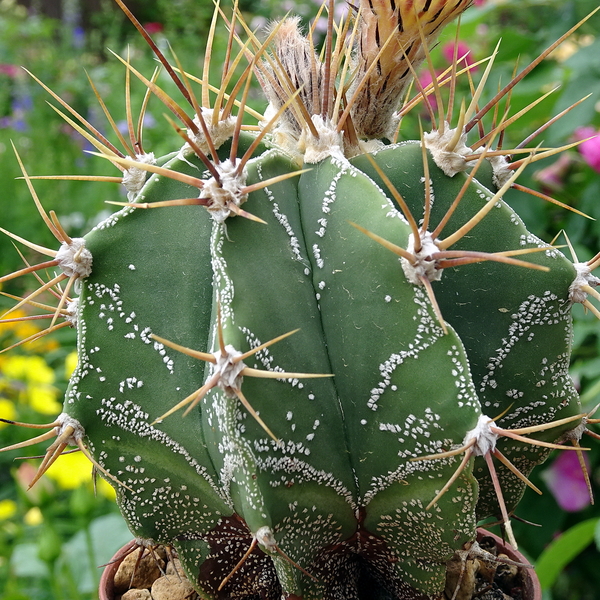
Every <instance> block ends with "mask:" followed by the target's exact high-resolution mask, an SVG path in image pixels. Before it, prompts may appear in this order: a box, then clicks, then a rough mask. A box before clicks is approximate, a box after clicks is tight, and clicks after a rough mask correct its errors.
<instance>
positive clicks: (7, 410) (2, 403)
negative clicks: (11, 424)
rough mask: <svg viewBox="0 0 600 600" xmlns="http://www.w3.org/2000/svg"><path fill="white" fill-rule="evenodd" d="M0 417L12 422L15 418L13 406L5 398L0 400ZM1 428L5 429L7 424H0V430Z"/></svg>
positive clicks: (15, 413)
mask: <svg viewBox="0 0 600 600" xmlns="http://www.w3.org/2000/svg"><path fill="white" fill-rule="evenodd" d="M0 417H2V418H3V419H8V420H9V421H14V420H15V418H16V417H17V411H16V410H15V405H14V404H13V403H12V402H11V401H10V400H7V399H6V398H0ZM3 427H7V424H6V423H2V422H0V429H2V428H3Z"/></svg>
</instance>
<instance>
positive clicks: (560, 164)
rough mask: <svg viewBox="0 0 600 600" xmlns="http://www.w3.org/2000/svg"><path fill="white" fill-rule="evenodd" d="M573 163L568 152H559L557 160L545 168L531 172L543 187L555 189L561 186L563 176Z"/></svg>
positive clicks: (550, 189) (559, 188)
mask: <svg viewBox="0 0 600 600" xmlns="http://www.w3.org/2000/svg"><path fill="white" fill-rule="evenodd" d="M572 163H573V158H572V157H571V155H570V154H567V153H565V154H561V155H560V158H559V159H558V160H555V161H554V162H553V163H552V164H551V165H549V166H547V167H546V168H545V169H540V170H539V171H536V172H535V173H534V174H533V178H534V179H535V180H536V181H539V182H540V183H541V184H542V186H544V188H545V189H547V190H549V191H557V190H561V189H562V188H563V185H564V182H563V177H564V176H565V175H566V173H567V171H568V170H569V167H570V166H571V164H572Z"/></svg>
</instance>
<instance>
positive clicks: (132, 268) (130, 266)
mask: <svg viewBox="0 0 600 600" xmlns="http://www.w3.org/2000/svg"><path fill="white" fill-rule="evenodd" d="M127 268H128V269H129V270H130V271H135V265H129V266H128V267H127Z"/></svg>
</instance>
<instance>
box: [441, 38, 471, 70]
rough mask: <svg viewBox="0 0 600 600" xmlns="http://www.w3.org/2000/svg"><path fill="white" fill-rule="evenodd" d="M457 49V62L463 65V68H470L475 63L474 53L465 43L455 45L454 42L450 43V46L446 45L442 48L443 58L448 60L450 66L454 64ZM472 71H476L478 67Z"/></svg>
mask: <svg viewBox="0 0 600 600" xmlns="http://www.w3.org/2000/svg"><path fill="white" fill-rule="evenodd" d="M455 48H456V60H457V61H458V62H459V63H462V66H468V67H470V66H471V65H472V64H473V63H474V62H475V59H474V58H473V53H472V52H471V49H470V48H469V46H468V45H467V44H466V43H465V42H460V41H459V42H458V44H455V43H454V42H449V43H448V44H445V45H444V47H443V48H442V56H443V57H444V58H445V59H446V61H447V62H448V63H449V64H452V62H453V61H454V54H455ZM471 70H472V71H476V70H477V67H473V68H472V69H471Z"/></svg>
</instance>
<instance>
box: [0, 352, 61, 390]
mask: <svg viewBox="0 0 600 600" xmlns="http://www.w3.org/2000/svg"><path fill="white" fill-rule="evenodd" d="M3 370H4V375H5V377H7V378H9V379H17V380H21V381H26V382H28V383H46V384H51V383H54V371H53V370H52V369H51V368H50V367H49V366H48V365H47V364H46V361H45V360H44V359H43V358H42V357H41V356H21V355H15V356H11V357H10V358H8V359H7V360H6V361H4V365H3Z"/></svg>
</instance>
